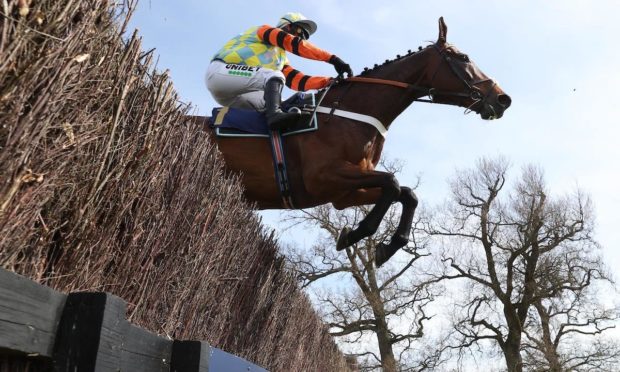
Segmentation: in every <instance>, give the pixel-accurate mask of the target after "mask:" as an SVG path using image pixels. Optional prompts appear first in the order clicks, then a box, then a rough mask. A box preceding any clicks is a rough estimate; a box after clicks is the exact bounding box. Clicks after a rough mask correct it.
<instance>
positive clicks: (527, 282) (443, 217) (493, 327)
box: [426, 158, 616, 372]
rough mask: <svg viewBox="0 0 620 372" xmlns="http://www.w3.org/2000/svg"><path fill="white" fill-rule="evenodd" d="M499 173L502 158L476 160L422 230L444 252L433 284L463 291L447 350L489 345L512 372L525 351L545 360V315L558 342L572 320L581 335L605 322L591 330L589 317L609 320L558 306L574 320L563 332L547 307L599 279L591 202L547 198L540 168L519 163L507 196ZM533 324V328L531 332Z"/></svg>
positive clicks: (502, 173) (601, 276) (502, 167)
mask: <svg viewBox="0 0 620 372" xmlns="http://www.w3.org/2000/svg"><path fill="white" fill-rule="evenodd" d="M507 170H508V162H507V161H506V160H505V159H503V158H499V159H494V160H489V159H482V160H480V161H479V162H478V165H477V167H476V169H472V170H466V171H461V172H458V173H457V175H456V177H455V178H454V180H453V181H452V183H451V189H452V190H451V191H452V196H451V198H450V199H449V200H448V202H447V203H446V205H445V207H444V208H443V209H442V210H440V211H438V213H435V215H434V216H431V218H430V220H429V223H428V225H427V227H426V231H427V232H429V233H430V234H432V235H435V236H437V237H438V238H439V239H440V240H441V242H442V244H443V246H444V252H443V253H442V258H441V260H442V262H443V272H442V273H441V274H440V275H439V276H437V280H445V279H462V280H464V281H465V283H466V284H465V285H466V286H467V291H465V292H464V295H463V296H462V297H461V299H460V302H458V306H457V307H459V308H460V309H461V311H460V312H459V313H458V315H457V318H456V319H455V322H454V333H455V335H456V337H455V340H454V343H453V344H452V347H454V348H457V349H459V350H463V349H464V348H469V347H471V346H474V345H476V346H478V347H483V346H484V345H485V343H491V344H492V345H494V346H496V347H498V348H499V349H500V350H501V352H502V355H503V357H504V359H505V362H506V366H507V369H508V371H510V372H513V371H522V370H523V367H524V361H523V358H522V355H521V350H522V349H523V348H524V347H526V348H527V347H529V349H530V351H531V350H534V349H536V348H538V349H537V350H539V351H540V352H541V353H542V354H544V355H549V356H550V355H551V353H549V352H547V354H545V353H544V352H545V351H549V350H548V348H547V349H545V346H542V345H543V344H544V343H546V342H547V341H549V340H551V339H550V338H549V337H550V336H549V337H547V340H544V342H543V343H540V342H539V343H538V344H537V342H536V340H538V341H541V338H544V337H546V336H545V335H544V332H545V327H546V326H545V325H544V323H545V321H548V320H549V318H556V319H555V320H557V322H556V323H557V324H558V325H557V326H556V327H554V328H553V330H554V331H555V332H556V333H555V337H556V338H557V336H558V335H559V336H560V337H559V338H557V342H558V344H560V343H561V341H562V337H563V336H562V330H564V335H566V334H570V333H575V332H578V331H576V329H578V328H579V327H578V324H581V322H584V321H585V322H590V323H589V324H588V325H591V326H593V327H590V328H589V329H597V330H598V331H601V332H602V331H603V330H604V329H606V327H607V326H603V325H601V326H600V327H602V328H600V327H599V326H596V325H593V324H592V323H591V322H592V321H593V319H597V324H599V325H600V324H602V323H603V321H607V320H610V321H613V320H615V319H616V317H615V315H614V316H610V315H608V314H607V315H600V314H599V315H596V316H595V317H594V318H592V317H591V316H588V315H587V310H586V308H584V307H582V306H578V307H572V308H570V309H572V310H568V309H569V308H567V307H564V306H562V307H561V308H562V309H564V311H569V312H570V311H576V312H577V314H578V316H577V315H575V314H572V315H571V316H569V317H568V318H567V319H570V320H569V322H568V323H565V324H566V325H565V326H564V327H563V328H562V326H561V322H560V320H559V317H558V316H559V314H557V313H556V312H554V311H555V310H554V307H553V306H552V303H557V304H559V303H566V302H567V301H568V302H570V300H571V299H572V298H575V295H576V294H578V293H579V292H580V291H581V290H582V289H583V288H586V287H588V286H590V285H591V284H592V283H593V282H594V281H597V280H601V279H604V278H605V276H604V274H603V269H602V265H601V264H600V262H599V261H597V259H596V255H597V252H596V250H597V249H598V245H597V244H596V242H595V241H594V239H593V236H592V234H593V212H592V206H591V202H590V200H589V198H588V197H587V196H586V195H584V194H583V193H581V192H576V193H574V194H572V195H568V196H565V197H562V198H550V197H549V196H548V194H549V193H548V191H547V190H546V186H545V182H544V177H543V174H542V171H541V170H539V169H537V168H535V167H533V166H529V167H525V168H524V169H523V172H522V174H521V177H520V179H519V180H518V181H517V182H516V184H515V186H514V187H513V188H512V189H511V190H510V191H508V190H506V189H507V187H506V176H507ZM562 259H563V260H564V261H563V262H559V260H562ZM584 299H585V297H581V300H584ZM539 309H540V310H542V311H541V312H537V311H538V310H539ZM533 314H539V315H538V317H537V318H534V317H533V316H532V315H533ZM555 320H554V321H555ZM536 323H537V324H538V327H534V326H532V325H533V324H536ZM576 326H577V327H576ZM569 329H570V331H569ZM547 330H551V328H547ZM582 330H583V329H582ZM528 332H531V333H528ZM588 332H590V331H588ZM582 334H583V335H585V334H586V332H582ZM524 335H528V336H529V337H528V336H525V337H524ZM524 338H525V339H527V341H528V342H524ZM536 345H538V346H536ZM554 350H555V351H554V352H555V353H556V354H557V353H558V352H559V349H558V348H557V347H556V348H555V349H554Z"/></svg>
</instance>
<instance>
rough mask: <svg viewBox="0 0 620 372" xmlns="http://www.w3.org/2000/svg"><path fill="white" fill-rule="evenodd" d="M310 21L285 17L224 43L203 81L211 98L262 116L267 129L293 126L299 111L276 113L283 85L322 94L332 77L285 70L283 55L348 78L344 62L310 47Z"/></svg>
mask: <svg viewBox="0 0 620 372" xmlns="http://www.w3.org/2000/svg"><path fill="white" fill-rule="evenodd" d="M316 29H317V25H316V23H315V22H313V21H311V20H309V19H307V18H306V17H304V16H303V15H302V14H301V13H286V14H285V15H283V16H282V18H280V20H279V21H278V24H277V25H276V27H272V26H268V25H263V26H257V27H252V28H250V29H248V30H247V31H245V32H244V33H242V34H240V35H238V36H237V37H235V38H233V39H231V40H229V41H228V42H227V43H226V44H225V45H224V46H223V47H222V49H220V51H218V52H217V53H216V54H215V56H214V57H213V59H212V61H211V64H210V65H209V68H208V69H207V74H206V77H205V80H206V84H207V88H208V89H209V91H210V92H211V94H212V95H213V98H214V99H215V100H216V101H217V102H218V103H219V104H221V105H223V106H230V107H236V108H242V109H255V110H257V111H263V110H264V111H265V113H266V116H267V123H268V124H269V128H270V129H272V130H277V129H282V128H284V127H286V126H287V124H289V123H292V122H295V121H296V120H297V119H298V118H299V117H300V115H301V114H300V113H299V112H290V113H287V112H283V111H282V110H281V109H280V103H281V94H282V88H283V85H284V84H286V86H287V87H289V88H291V89H293V90H297V91H306V90H309V89H321V88H325V87H326V86H328V85H329V83H330V82H331V80H332V78H330V77H323V76H309V75H304V74H303V73H302V72H300V71H298V70H295V69H294V68H293V67H291V66H290V65H289V62H288V58H287V57H286V51H288V52H291V53H293V54H296V55H298V56H301V57H305V58H308V59H313V60H317V61H324V62H328V63H331V64H332V65H334V67H335V69H336V72H337V73H338V75H342V74H344V73H345V72H346V73H347V74H348V75H352V74H353V73H352V71H351V67H350V66H349V65H348V64H346V63H345V62H344V61H343V60H341V59H340V58H338V57H336V55H334V54H331V53H329V52H327V51H325V50H323V49H320V48H318V47H316V46H314V45H312V44H311V43H310V42H308V41H307V40H308V38H309V37H310V35H312V34H313V33H314V32H315V31H316Z"/></svg>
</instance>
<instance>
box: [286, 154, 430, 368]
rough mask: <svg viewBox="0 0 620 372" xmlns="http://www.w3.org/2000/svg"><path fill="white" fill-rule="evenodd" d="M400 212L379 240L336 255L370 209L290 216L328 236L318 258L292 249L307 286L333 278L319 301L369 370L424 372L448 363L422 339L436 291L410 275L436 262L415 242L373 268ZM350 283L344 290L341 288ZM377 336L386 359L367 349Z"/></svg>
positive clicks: (317, 248)
mask: <svg viewBox="0 0 620 372" xmlns="http://www.w3.org/2000/svg"><path fill="white" fill-rule="evenodd" d="M399 167H400V166H399V165H398V164H395V163H392V164H391V165H388V166H387V168H388V170H390V171H392V172H395V171H398V170H399V169H400V168H399ZM397 212H398V211H397V210H396V207H393V208H392V209H390V211H388V214H387V215H386V218H385V219H384V220H385V222H384V223H383V224H382V225H381V226H380V228H379V230H378V231H377V233H376V234H375V235H373V236H371V237H369V238H367V239H365V240H363V241H361V242H359V243H357V244H355V245H353V246H352V247H350V248H347V249H346V250H345V251H342V252H338V251H336V250H335V243H336V241H337V239H338V234H339V232H340V230H341V229H342V228H343V227H344V226H351V225H355V224H357V223H358V222H359V220H361V219H362V218H363V217H364V216H365V215H366V214H367V213H368V208H367V207H363V206H362V207H356V208H349V209H346V210H343V211H336V210H335V209H334V208H333V207H331V206H319V207H316V208H313V209H310V210H306V211H300V212H295V213H294V214H291V215H289V217H288V218H286V220H287V221H288V223H290V224H299V223H301V224H304V225H306V226H309V227H319V228H320V230H321V231H322V234H321V237H320V238H319V240H318V241H317V242H316V243H315V244H314V245H313V246H312V249H311V251H310V252H304V251H303V250H300V249H295V248H291V251H290V252H289V253H288V255H287V256H288V257H289V260H290V262H291V264H292V267H293V269H294V270H295V271H296V272H297V273H298V276H299V278H300V281H301V282H302V285H303V286H305V287H308V286H312V287H313V288H316V287H318V285H317V282H318V281H324V280H331V282H330V286H329V287H330V289H329V290H327V291H320V290H315V294H314V298H315V301H316V302H317V305H318V307H319V308H320V309H321V310H322V312H323V314H324V318H325V320H326V322H327V323H328V325H329V326H330V329H331V334H332V335H333V336H336V337H338V338H339V339H340V340H342V341H343V342H345V343H351V344H355V345H357V349H358V351H357V352H355V353H354V354H355V355H356V356H357V357H359V358H360V359H362V360H361V368H362V369H363V370H371V369H376V368H382V370H383V371H396V370H406V371H423V370H428V369H432V368H434V367H435V366H437V365H438V364H439V363H440V362H441V352H440V351H435V350H434V349H432V348H430V347H428V346H424V347H422V346H421V345H420V341H419V340H420V339H421V338H422V336H423V335H424V330H425V325H426V322H427V321H428V320H429V319H430V318H431V317H430V315H429V314H427V310H426V308H427V305H428V304H429V303H431V302H432V301H433V300H434V297H435V293H434V292H433V288H432V287H431V286H429V285H427V284H426V283H424V282H423V280H422V279H421V278H418V277H416V275H414V274H413V271H412V270H410V269H411V268H412V267H414V266H416V265H418V264H419V261H421V260H422V258H423V257H425V256H428V253H427V252H426V246H425V244H426V242H425V241H422V240H421V239H415V237H413V239H411V241H412V243H410V244H409V245H408V246H407V247H404V248H403V249H402V253H399V254H398V255H397V256H395V259H393V260H391V261H390V263H388V264H386V265H384V266H382V268H381V270H378V269H377V268H376V267H375V266H374V264H373V263H374V255H375V248H376V247H377V246H378V245H379V244H380V243H382V242H383V241H385V240H389V239H390V237H391V236H392V235H393V232H394V230H395V229H396V226H397V224H398V221H399V214H398V213H397ZM414 224H415V222H414ZM347 280H348V283H347V284H346V285H343V286H341V287H342V288H340V290H338V289H337V287H338V284H340V283H343V282H347ZM402 324H407V326H405V327H403V326H402ZM372 338H374V339H376V344H377V345H378V349H379V355H377V354H376V352H375V351H374V350H373V349H371V348H364V347H363V346H360V345H361V344H366V342H360V341H369V340H371V339H372ZM375 350H376V349H375Z"/></svg>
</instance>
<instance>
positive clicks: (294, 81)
mask: <svg viewBox="0 0 620 372" xmlns="http://www.w3.org/2000/svg"><path fill="white" fill-rule="evenodd" d="M282 73H283V74H284V78H285V79H286V86H287V87H289V88H291V89H292V90H296V91H301V92H304V91H306V90H310V89H322V88H325V87H326V86H327V85H328V84H329V82H330V80H331V78H329V77H324V76H310V75H304V73H303V72H301V71H299V70H295V69H294V68H292V67H291V66H289V65H285V66H284V68H283V69H282Z"/></svg>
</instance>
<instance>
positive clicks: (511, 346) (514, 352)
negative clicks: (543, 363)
mask: <svg viewBox="0 0 620 372" xmlns="http://www.w3.org/2000/svg"><path fill="white" fill-rule="evenodd" d="M502 349H503V350H502V351H503V352H504V358H505V359H506V367H508V372H523V359H522V358H521V352H520V349H521V332H519V331H513V330H510V331H509V332H508V337H507V338H506V343H505V344H504V347H503V348H502Z"/></svg>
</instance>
